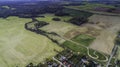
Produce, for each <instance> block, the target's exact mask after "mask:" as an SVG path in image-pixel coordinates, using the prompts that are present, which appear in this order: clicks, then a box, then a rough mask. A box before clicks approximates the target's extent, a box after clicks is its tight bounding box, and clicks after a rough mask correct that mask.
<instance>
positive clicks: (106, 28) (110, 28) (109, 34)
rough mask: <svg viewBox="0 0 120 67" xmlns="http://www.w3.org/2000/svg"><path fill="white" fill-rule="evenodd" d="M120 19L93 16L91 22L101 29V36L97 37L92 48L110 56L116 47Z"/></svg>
mask: <svg viewBox="0 0 120 67" xmlns="http://www.w3.org/2000/svg"><path fill="white" fill-rule="evenodd" d="M119 18H120V17H116V16H104V15H93V16H91V17H90V18H89V22H90V23H92V25H94V26H96V28H98V29H100V30H101V31H100V32H99V33H100V34H99V35H98V36H97V37H96V39H95V40H94V41H93V43H92V44H91V45H90V48H92V49H95V50H98V51H101V52H104V53H106V54H110V53H111V51H112V49H113V47H114V40H115V37H116V36H117V34H116V33H117V32H118V31H119V30H120V22H119V21H120V19H119Z"/></svg>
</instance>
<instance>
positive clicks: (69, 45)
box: [63, 41, 87, 55]
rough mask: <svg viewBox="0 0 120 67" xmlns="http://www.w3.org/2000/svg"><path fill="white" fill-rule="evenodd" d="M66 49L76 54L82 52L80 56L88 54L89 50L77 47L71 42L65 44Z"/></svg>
mask: <svg viewBox="0 0 120 67" xmlns="http://www.w3.org/2000/svg"><path fill="white" fill-rule="evenodd" d="M63 46H64V47H67V48H69V49H71V50H73V51H75V52H80V54H84V55H85V54H86V53H87V49H86V48H84V47H82V46H81V45H76V44H74V43H72V42H70V41H66V42H64V43H63Z"/></svg>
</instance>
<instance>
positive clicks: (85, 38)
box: [72, 34, 95, 46]
mask: <svg viewBox="0 0 120 67" xmlns="http://www.w3.org/2000/svg"><path fill="white" fill-rule="evenodd" d="M94 39H95V38H94V37H92V36H89V35H85V34H80V35H78V36H76V37H74V38H73V39H72V40H73V41H75V42H78V43H80V44H82V45H84V46H89V45H90V44H91V43H92V42H93V40H94Z"/></svg>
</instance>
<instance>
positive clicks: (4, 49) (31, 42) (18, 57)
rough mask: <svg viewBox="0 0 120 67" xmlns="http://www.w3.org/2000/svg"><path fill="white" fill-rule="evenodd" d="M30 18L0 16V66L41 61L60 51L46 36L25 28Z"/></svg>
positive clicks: (14, 65)
mask: <svg viewBox="0 0 120 67" xmlns="http://www.w3.org/2000/svg"><path fill="white" fill-rule="evenodd" d="M30 21H31V19H27V18H18V17H13V16H12V17H8V18H6V19H3V18H0V67H16V66H18V67H24V66H25V65H27V64H28V63H30V62H32V63H34V64H38V63H40V62H41V63H42V62H43V61H44V60H45V59H46V58H50V57H53V56H54V55H56V52H55V51H54V49H56V50H58V51H61V50H62V48H61V47H59V46H57V44H55V43H53V42H52V41H51V40H49V39H48V38H46V37H44V36H42V35H38V34H36V33H33V32H30V31H27V30H25V28H24V24H25V23H27V22H30Z"/></svg>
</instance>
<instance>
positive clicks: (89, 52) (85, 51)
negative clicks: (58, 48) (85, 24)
mask: <svg viewBox="0 0 120 67" xmlns="http://www.w3.org/2000/svg"><path fill="white" fill-rule="evenodd" d="M62 46H65V47H67V48H69V49H71V50H73V51H74V52H77V53H79V54H80V55H81V56H82V55H86V56H89V57H90V58H92V59H95V60H97V61H99V62H103V63H105V62H107V61H108V56H107V55H106V54H103V53H100V52H98V51H95V50H93V49H89V48H86V47H83V46H81V44H75V43H73V42H70V41H66V42H64V43H63V45H62Z"/></svg>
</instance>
